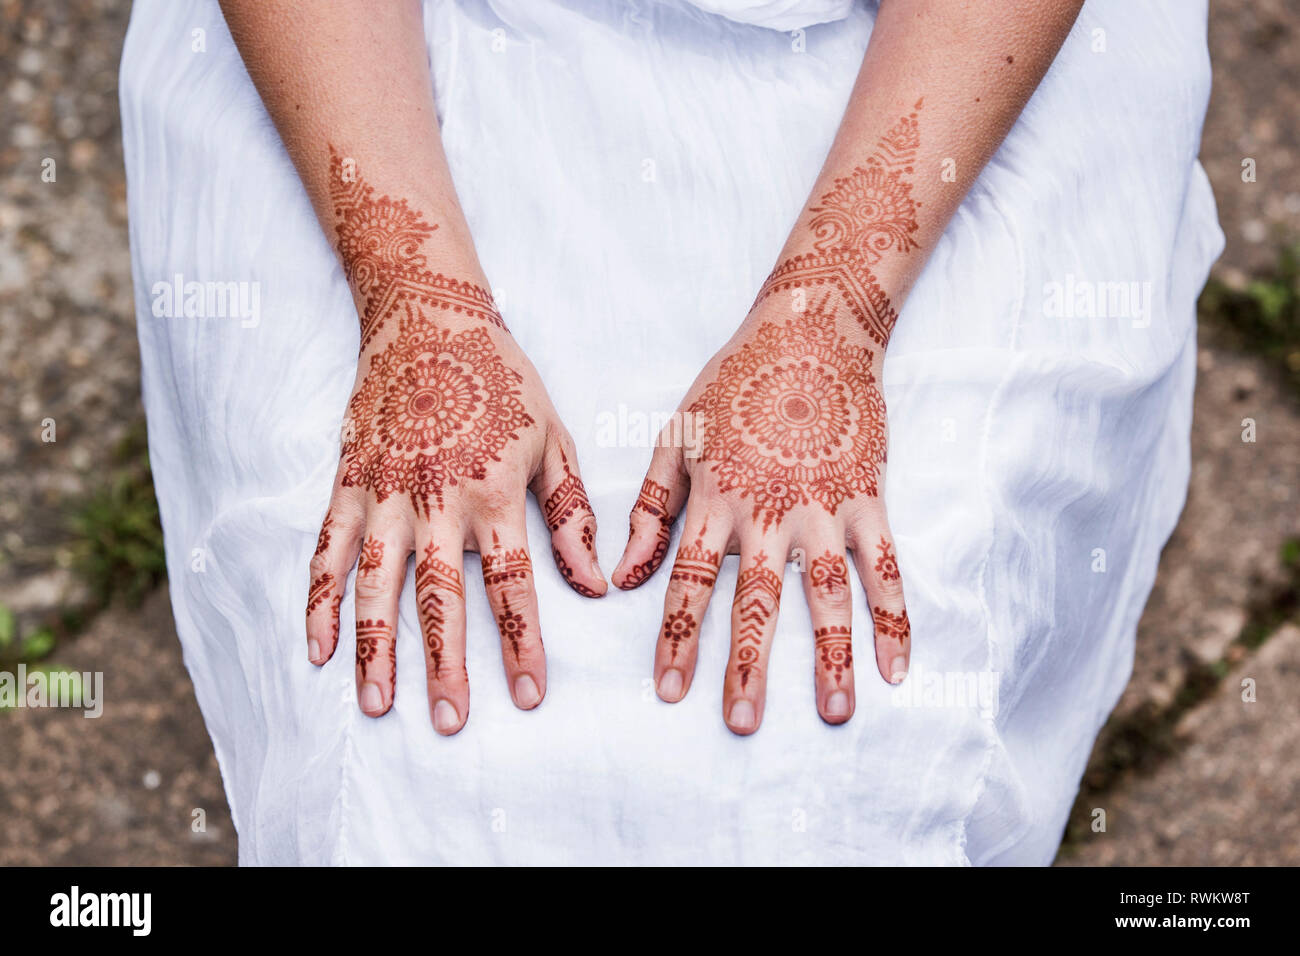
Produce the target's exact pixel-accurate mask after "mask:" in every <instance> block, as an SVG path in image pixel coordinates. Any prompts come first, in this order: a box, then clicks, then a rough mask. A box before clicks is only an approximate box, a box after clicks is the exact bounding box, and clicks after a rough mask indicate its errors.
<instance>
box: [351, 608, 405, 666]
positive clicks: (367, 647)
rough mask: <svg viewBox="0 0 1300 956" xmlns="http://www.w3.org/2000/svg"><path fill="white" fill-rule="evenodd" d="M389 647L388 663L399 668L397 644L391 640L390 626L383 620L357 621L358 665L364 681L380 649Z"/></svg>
mask: <svg viewBox="0 0 1300 956" xmlns="http://www.w3.org/2000/svg"><path fill="white" fill-rule="evenodd" d="M384 645H387V647H386V650H387V657H388V662H389V663H390V664H391V665H392V666H393V667H394V668H396V666H397V642H396V641H394V640H390V639H389V636H388V625H387V624H385V623H384V622H383V621H381V620H371V619H369V618H367V619H366V620H364V621H357V664H358V665H359V666H360V667H361V676H362V678H363V679H364V678H365V676H366V672H367V670H368V669H369V667H370V663H371V662H372V661H373V660H374V659H375V657H376V656H377V655H378V654H379V651H380V648H381V647H383V646H384Z"/></svg>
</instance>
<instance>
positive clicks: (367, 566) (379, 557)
mask: <svg viewBox="0 0 1300 956" xmlns="http://www.w3.org/2000/svg"><path fill="white" fill-rule="evenodd" d="M383 563H384V542H382V541H380V540H379V539H378V538H376V537H375V536H374V535H373V534H372V535H367V536H366V540H365V541H364V542H362V544H361V560H360V561H358V562H357V573H358V574H368V573H370V572H371V571H377V570H378V569H379V566H380V565H381V564H383Z"/></svg>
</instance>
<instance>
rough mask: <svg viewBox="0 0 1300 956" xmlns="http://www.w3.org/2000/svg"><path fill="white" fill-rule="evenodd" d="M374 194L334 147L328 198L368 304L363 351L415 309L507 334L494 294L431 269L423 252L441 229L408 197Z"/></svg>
mask: <svg viewBox="0 0 1300 956" xmlns="http://www.w3.org/2000/svg"><path fill="white" fill-rule="evenodd" d="M345 173H347V175H345ZM374 193H375V190H374V187H373V186H370V185H369V184H367V183H366V182H365V180H363V179H362V178H361V177H360V175H359V174H357V173H356V171H355V169H351V168H346V169H345V166H344V163H343V157H342V156H340V155H339V154H338V153H337V152H336V151H335V149H334V147H333V146H331V147H330V200H331V201H332V202H333V204H334V215H335V216H336V217H337V219H338V224H337V225H336V226H335V232H336V233H337V235H338V250H339V258H340V259H341V260H342V262H343V273H344V275H346V276H347V279H348V282H349V283H351V285H352V287H353V288H355V289H356V290H357V294H358V295H359V296H361V298H362V299H363V300H364V302H365V306H364V309H363V311H362V314H361V348H362V349H363V350H364V349H365V348H366V346H367V345H369V344H370V341H371V339H373V338H374V337H375V335H376V334H377V333H378V332H379V330H380V328H381V327H382V326H383V325H384V323H385V322H386V321H387V320H388V318H389V317H390V316H391V315H393V314H395V313H398V312H400V311H401V310H403V309H408V308H411V307H412V305H414V306H415V307H416V308H420V307H421V306H428V307H431V308H436V309H443V310H448V311H451V312H455V313H459V314H463V315H469V316H472V317H474V318H478V319H482V320H484V321H485V322H489V323H491V324H492V325H494V326H496V327H497V328H499V329H502V330H504V329H505V327H506V326H505V323H504V322H503V321H502V320H501V316H500V314H499V313H498V312H497V309H496V305H495V304H494V303H493V301H492V294H491V293H490V292H488V291H487V290H486V289H484V288H482V287H480V286H477V285H474V284H473V283H472V282H463V281H460V280H458V279H453V278H451V277H449V276H445V275H442V274H441V273H435V272H433V271H431V270H430V269H429V268H428V267H427V259H426V257H425V254H424V252H423V251H422V250H423V248H424V246H425V243H426V241H427V240H428V239H429V238H430V237H431V236H432V235H433V233H434V230H436V229H437V228H438V226H437V225H436V224H433V225H430V224H429V223H428V222H427V221H426V220H425V219H424V217H423V216H421V215H420V213H418V212H417V211H415V210H414V209H412V208H411V207H410V205H409V204H408V203H407V201H406V200H405V199H393V198H392V197H391V196H379V197H378V198H376V197H375V194H374Z"/></svg>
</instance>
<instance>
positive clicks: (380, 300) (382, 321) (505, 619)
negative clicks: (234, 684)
mask: <svg viewBox="0 0 1300 956" xmlns="http://www.w3.org/2000/svg"><path fill="white" fill-rule="evenodd" d="M331 184H332V185H331V190H332V193H331V195H332V200H333V203H334V211H335V215H336V216H337V219H338V225H337V233H338V247H339V254H340V257H341V258H342V260H343V265H344V271H345V272H346V274H347V277H348V280H349V282H350V283H351V286H352V288H353V291H354V294H355V296H356V299H357V303H358V310H359V312H360V315H361V342H362V348H361V357H360V360H359V362H358V364H357V381H356V386H355V387H354V389H353V393H352V398H351V400H350V401H349V403H348V411H347V417H346V419H345V421H344V428H343V445H342V458H341V461H340V463H339V469H338V473H337V475H336V477H335V481H334V491H333V496H332V498H331V501H330V506H329V510H328V511H327V513H326V515H325V519H324V524H323V526H322V528H321V533H320V539H319V543H318V545H317V548H316V553H315V556H314V557H313V558H312V561H311V584H310V593H309V595H308V599H307V642H308V643H307V648H308V657H309V658H310V659H311V661H312V663H314V664H324V663H325V662H326V661H327V660H329V659H330V657H331V655H332V654H333V653H334V650H335V647H336V646H337V644H338V635H339V606H340V603H341V602H342V599H343V586H344V582H345V581H346V580H347V576H348V573H349V572H350V571H351V570H352V568H353V566H354V565H355V566H356V569H357V576H356V633H357V639H356V646H357V660H356V682H357V697H358V699H359V701H360V704H361V709H362V710H363V711H364V712H365V713H367V714H369V715H370V716H372V717H377V716H380V715H381V714H384V713H386V712H387V711H388V709H389V708H390V707H391V706H392V705H393V695H394V688H395V675H396V641H397V616H398V599H399V596H400V592H401V588H402V583H403V581H404V580H405V578H406V562H407V558H408V557H409V556H410V555H411V553H412V552H414V553H415V556H416V562H417V563H416V570H415V589H416V594H415V599H416V602H417V605H418V609H419V618H420V627H421V630H422V632H423V635H424V645H425V663H426V671H427V677H428V687H429V707H430V710H431V714H432V717H433V724H434V727H435V728H436V729H437V731H438V732H439V733H441V734H454V733H456V732H457V731H458V730H460V728H461V727H463V726H464V724H465V720H466V718H467V717H468V716H469V678H468V674H467V672H466V668H465V594H464V587H463V574H462V562H461V555H462V552H463V551H465V550H470V551H477V552H478V553H479V554H480V555H481V557H482V564H483V580H484V584H485V586H486V589H487V596H488V600H489V602H490V603H491V605H492V613H493V615H494V616H495V617H496V620H497V626H498V629H499V630H500V632H501V648H502V657H503V660H504V664H505V671H506V679H507V681H508V683H509V687H510V693H511V695H512V697H513V699H514V702H515V705H516V706H518V707H521V708H523V709H525V710H527V709H530V708H533V707H536V706H537V705H538V704H539V703H540V702H541V700H542V697H543V696H545V694H546V657H545V654H544V652H543V649H542V634H541V626H540V623H539V620H538V612H537V596H536V593H535V591H534V587H533V570H532V560H531V557H530V556H529V552H528V536H527V530H526V526H525V520H524V516H525V497H526V490H528V489H531V490H532V491H533V493H534V494H535V495H536V496H537V498H538V501H539V502H541V504H542V506H543V511H544V514H545V517H546V521H547V524H548V525H549V527H550V529H551V543H552V548H553V555H554V558H555V562H556V565H557V566H558V567H559V569H560V572H561V573H562V574H563V576H564V578H565V579H566V580H567V581H568V582H569V584H570V586H571V587H573V589H574V590H575V591H577V592H578V593H580V594H583V595H585V596H588V597H598V596H600V595H601V594H604V593H605V590H606V583H605V579H604V577H603V575H602V574H601V571H600V567H599V565H598V564H597V561H596V553H595V545H594V541H595V531H596V520H595V516H594V515H593V514H592V511H591V506H590V504H589V503H588V500H587V495H586V492H585V491H584V490H583V486H582V480H581V478H580V477H579V475H578V462H577V456H576V454H575V449H574V445H573V440H572V439H571V438H570V437H569V434H568V432H567V431H566V430H565V428H564V426H563V425H562V424H561V423H560V421H559V418H558V417H557V415H556V413H555V409H554V408H553V407H552V406H551V402H550V399H549V398H548V397H547V395H546V390H545V388H543V386H542V383H541V380H540V379H539V378H538V375H537V372H536V370H535V369H534V368H533V366H532V365H531V363H530V362H529V361H528V359H527V358H526V357H525V356H524V354H523V352H522V351H521V350H520V349H519V347H518V345H517V344H516V343H515V341H514V339H513V338H512V337H511V335H510V333H509V332H508V331H507V330H506V327H505V325H504V323H503V322H502V321H501V318H500V316H499V315H498V314H497V310H496V308H495V307H494V306H493V304H492V297H491V295H490V294H489V293H488V292H487V291H486V290H485V289H484V288H483V287H482V286H480V285H477V284H475V283H473V282H469V281H464V280H461V279H457V278H451V277H448V276H445V275H442V274H439V273H435V272H433V271H432V270H430V269H429V268H428V263H427V256H426V251H425V250H426V248H427V247H428V246H429V244H430V243H431V237H432V236H433V235H434V231H435V229H436V228H437V227H436V226H431V225H429V224H428V223H427V222H426V221H425V220H424V219H423V218H422V217H421V216H420V215H419V214H418V213H416V212H415V211H414V210H412V209H411V208H410V206H409V205H408V203H407V202H406V201H405V200H394V199H391V198H389V197H387V196H384V197H379V198H376V197H375V196H374V193H373V190H372V189H371V188H370V187H369V186H367V185H365V184H364V183H363V182H362V181H361V180H360V179H359V178H358V177H356V175H355V170H352V169H351V168H350V167H349V165H348V164H347V162H346V161H345V160H343V159H342V158H341V157H338V156H335V157H334V159H333V164H332V171H331ZM448 258H452V259H455V258H457V257H455V256H454V255H453V256H449V257H448ZM472 259H473V257H472V256H468V255H467V256H464V257H463V261H465V262H471V261H472ZM466 268H467V269H472V268H474V267H473V266H466ZM358 558H359V560H358Z"/></svg>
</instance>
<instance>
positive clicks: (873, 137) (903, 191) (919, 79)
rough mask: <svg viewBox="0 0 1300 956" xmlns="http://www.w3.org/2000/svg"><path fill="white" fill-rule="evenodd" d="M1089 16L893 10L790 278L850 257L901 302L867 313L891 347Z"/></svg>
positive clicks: (956, 7)
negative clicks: (1069, 40)
mask: <svg viewBox="0 0 1300 956" xmlns="http://www.w3.org/2000/svg"><path fill="white" fill-rule="evenodd" d="M1081 6H1082V0H1006V2H1002V3H988V2H966V0H885V2H884V3H883V4H882V5H881V10H880V15H879V17H878V18H877V21H876V24H875V28H874V31H873V33H872V36H871V42H870V44H869V45H868V47H867V52H866V55H865V57H864V58H863V62H862V68H861V70H860V71H859V73H858V79H857V83H856V84H855V86H854V90H853V94H852V96H851V98H850V101H849V105H848V108H847V110H846V112H845V115H844V119H843V121H842V123H841V126H840V129H839V132H838V134H837V135H836V138H835V141H834V143H833V145H832V147H831V150H830V152H829V154H828V155H827V158H826V163H825V165H824V167H823V169H822V172H821V175H820V176H819V178H818V180H817V182H816V184H815V185H814V187H813V189H812V193H811V196H812V199H811V200H810V202H809V204H808V206H807V208H806V209H805V210H804V212H803V213H802V214H801V215H800V218H799V221H798V223H797V225H796V226H795V228H794V230H793V231H792V233H791V236H790V239H789V241H788V242H787V244H786V248H785V251H784V253H783V255H782V263H783V266H779V267H778V274H779V273H780V272H781V269H782V268H783V267H785V266H788V265H789V263H790V261H791V259H792V257H795V256H800V255H808V254H812V255H827V254H830V255H832V256H835V255H836V254H840V255H841V256H842V257H844V258H845V259H846V263H844V264H845V265H847V266H848V267H851V268H853V269H856V271H857V274H858V276H859V277H862V276H863V275H864V274H869V275H870V278H871V279H873V280H874V281H875V282H877V283H879V287H880V290H881V293H882V294H883V295H884V296H887V297H888V299H889V300H890V301H889V302H885V303H877V305H876V306H875V307H868V309H867V311H869V312H879V313H880V315H879V316H878V322H877V323H876V324H877V325H879V326H888V328H885V329H884V337H885V338H886V339H887V338H888V332H889V331H890V330H891V329H892V315H893V312H894V310H895V309H896V308H900V307H901V305H902V302H903V300H904V299H905V298H906V296H907V293H908V291H909V290H910V289H911V286H912V284H913V282H914V281H915V280H916V277H917V276H918V275H919V274H920V272H921V269H922V267H923V266H924V265H925V262H926V260H927V259H928V258H929V255H930V253H931V252H932V251H933V249H934V247H935V245H936V244H937V243H938V241H939V238H940V236H942V234H943V231H944V229H945V228H946V227H947V225H948V221H949V220H950V219H951V218H952V216H953V214H954V213H955V212H956V211H957V208H958V206H959V205H960V204H961V201H962V199H963V198H964V197H965V195H966V193H967V191H968V190H969V189H970V187H971V185H972V184H973V183H974V182H975V179H976V178H977V177H978V176H979V173H980V171H981V170H982V169H983V168H984V165H985V164H986V163H987V162H988V161H989V159H990V158H991V157H992V156H993V153H994V152H995V151H996V150H997V148H998V146H999V144H1000V143H1001V142H1002V140H1003V138H1004V137H1005V136H1006V134H1007V132H1008V131H1009V130H1010V129H1011V127H1012V125H1013V124H1014V123H1015V120H1016V118H1017V117H1018V116H1019V115H1020V111H1021V110H1022V109H1023V108H1024V105H1025V103H1026V102H1028V100H1029V97H1030V96H1031V95H1032V94H1033V91H1034V90H1035V89H1036V88H1037V86H1038V83H1039V81H1040V80H1041V79H1042V77H1043V75H1044V74H1045V73H1046V72H1047V68H1048V67H1049V66H1050V65H1051V62H1052V60H1053V59H1054V57H1055V56H1056V53H1057V51H1058V50H1059V49H1060V46H1061V44H1062V43H1063V42H1064V40H1065V37H1066V35H1067V34H1068V33H1069V30H1070V27H1071V25H1072V24H1073V23H1074V20H1075V17H1076V16H1077V15H1078V12H1079V9H1080V7H1081ZM850 260H851V261H850ZM891 303H892V304H891ZM877 341H879V339H877ZM880 344H883V343H880Z"/></svg>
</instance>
